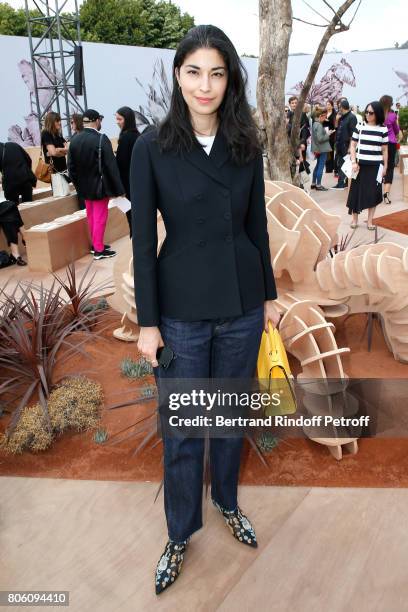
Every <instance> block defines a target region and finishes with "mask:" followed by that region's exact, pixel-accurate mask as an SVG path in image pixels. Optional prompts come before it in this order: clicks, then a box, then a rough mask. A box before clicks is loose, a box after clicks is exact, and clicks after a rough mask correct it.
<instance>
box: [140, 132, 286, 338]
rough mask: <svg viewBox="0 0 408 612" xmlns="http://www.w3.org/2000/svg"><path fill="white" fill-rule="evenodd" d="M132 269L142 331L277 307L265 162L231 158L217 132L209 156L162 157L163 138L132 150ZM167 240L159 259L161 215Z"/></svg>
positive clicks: (199, 151) (143, 140)
mask: <svg viewBox="0 0 408 612" xmlns="http://www.w3.org/2000/svg"><path fill="white" fill-rule="evenodd" d="M130 191H131V200H132V226H133V266H134V275H135V298H136V306H137V316H138V320H139V324H140V325H141V326H144V327H148V326H156V325H159V323H160V317H161V315H164V316H168V317H172V318H175V319H179V320H182V321H197V320H201V319H216V318H227V317H233V316H239V315H242V314H243V313H244V312H246V311H248V310H251V309H252V308H255V307H257V306H259V305H261V304H262V303H263V302H264V301H265V300H272V299H275V298H276V297H277V296H276V288H275V280H274V276H273V272H272V267H271V259H270V252H269V237H268V232H267V222H266V211H265V198H264V177H263V162H262V155H261V154H260V153H259V155H258V156H257V157H256V158H255V159H254V160H253V161H251V162H250V163H248V164H247V165H245V166H237V165H236V164H234V163H233V162H232V160H231V158H230V155H229V152H228V148H227V142H226V139H225V138H224V136H223V134H222V133H221V131H220V129H219V130H218V132H217V134H216V137H215V140H214V143H213V146H212V149H211V152H210V154H209V155H207V153H206V152H205V151H204V149H203V148H202V147H201V146H197V147H196V148H195V149H193V150H192V151H191V152H189V153H185V154H177V153H175V152H163V153H161V152H160V149H159V145H158V142H157V132H156V130H151V131H149V132H148V133H146V134H142V135H141V136H140V137H139V138H138V140H137V141H136V144H135V146H134V148H133V153H132V160H131V171H130ZM158 210H159V211H160V212H161V214H162V217H163V221H164V224H165V228H166V239H165V241H164V243H163V245H162V248H161V250H160V253H159V255H158V257H157V211H158Z"/></svg>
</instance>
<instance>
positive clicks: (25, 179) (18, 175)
mask: <svg viewBox="0 0 408 612" xmlns="http://www.w3.org/2000/svg"><path fill="white" fill-rule="evenodd" d="M0 172H1V173H2V184H3V191H4V197H5V198H6V200H11V201H12V202H15V203H16V204H17V205H18V204H19V203H20V196H21V201H22V202H31V201H32V199H33V187H35V186H36V184H37V179H36V177H35V175H34V173H33V171H32V170H31V157H30V156H29V154H28V153H27V151H25V150H24V149H23V147H21V146H20V145H19V144H17V143H15V142H6V143H4V142H0Z"/></svg>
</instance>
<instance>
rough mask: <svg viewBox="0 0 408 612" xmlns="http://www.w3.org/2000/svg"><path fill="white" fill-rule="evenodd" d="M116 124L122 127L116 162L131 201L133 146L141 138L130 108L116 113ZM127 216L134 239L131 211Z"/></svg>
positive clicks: (133, 113)
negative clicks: (130, 183)
mask: <svg viewBox="0 0 408 612" xmlns="http://www.w3.org/2000/svg"><path fill="white" fill-rule="evenodd" d="M116 123H117V124H118V126H119V127H120V135H119V142H118V148H117V151H116V161H117V164H118V168H119V174H120V178H121V181H122V184H123V186H124V188H125V192H126V197H127V198H128V200H130V185H129V174H130V160H131V158H132V151H133V146H134V144H135V142H136V140H137V138H138V136H139V132H138V129H137V127H136V119H135V112H134V111H133V110H132V109H131V108H130V107H129V106H121V107H120V108H119V109H118V110H117V111H116ZM126 216H127V220H128V223H129V230H130V237H132V213H131V211H130V210H129V211H128V212H127V213H126Z"/></svg>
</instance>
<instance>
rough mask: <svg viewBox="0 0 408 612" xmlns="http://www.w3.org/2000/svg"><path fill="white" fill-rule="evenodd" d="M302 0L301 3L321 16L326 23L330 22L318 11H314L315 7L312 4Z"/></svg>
mask: <svg viewBox="0 0 408 612" xmlns="http://www.w3.org/2000/svg"><path fill="white" fill-rule="evenodd" d="M302 2H303V4H306V6H308V7H309V8H310V9H311V10H312V11H313V12H314V13H316V15H319V17H321V18H322V19H323V20H324V21H325V22H326V23H327V24H329V23H330V20H329V19H327V17H325V16H324V15H322V14H321V13H319V11H316V9H315V8H314V7H313V6H311V5H310V4H309V3H308V2H306V0H302ZM330 8H331V7H330Z"/></svg>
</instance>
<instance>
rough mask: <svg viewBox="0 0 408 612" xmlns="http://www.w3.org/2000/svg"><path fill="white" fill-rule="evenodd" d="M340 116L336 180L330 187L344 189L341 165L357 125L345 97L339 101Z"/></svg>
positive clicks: (337, 136) (344, 178)
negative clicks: (335, 183)
mask: <svg viewBox="0 0 408 612" xmlns="http://www.w3.org/2000/svg"><path fill="white" fill-rule="evenodd" d="M339 113H340V118H339V122H338V125H337V130H336V163H337V172H338V177H339V178H338V182H337V185H334V187H330V189H336V190H338V189H340V190H341V189H346V180H347V177H346V175H345V174H344V172H343V171H342V169H341V167H342V165H343V163H344V157H345V155H347V153H348V152H349V148H350V142H351V137H352V135H353V132H354V130H355V127H356V125H357V117H356V116H355V115H354V113H352V112H351V110H350V104H349V102H348V100H347V99H346V98H342V99H341V100H340V102H339Z"/></svg>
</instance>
